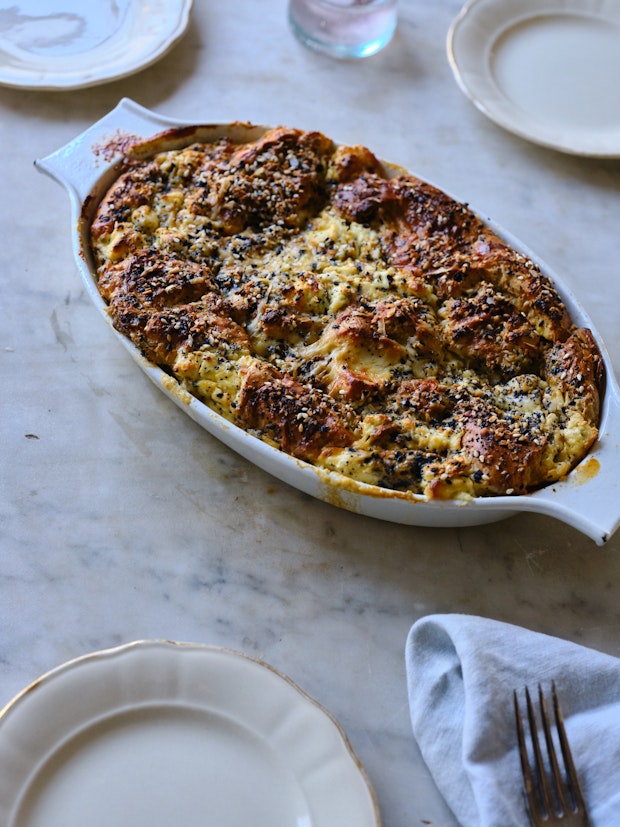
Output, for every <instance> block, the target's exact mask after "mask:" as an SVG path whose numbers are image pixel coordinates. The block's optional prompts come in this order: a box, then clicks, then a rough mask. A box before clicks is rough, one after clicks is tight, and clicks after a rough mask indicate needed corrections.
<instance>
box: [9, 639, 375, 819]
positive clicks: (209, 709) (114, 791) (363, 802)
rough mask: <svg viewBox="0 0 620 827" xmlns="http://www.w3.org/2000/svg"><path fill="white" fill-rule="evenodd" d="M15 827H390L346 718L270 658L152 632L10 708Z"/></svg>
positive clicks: (44, 680)
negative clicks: (385, 826) (384, 824)
mask: <svg viewBox="0 0 620 827" xmlns="http://www.w3.org/2000/svg"><path fill="white" fill-rule="evenodd" d="M0 766H2V773H1V774H0V821H1V823H2V824H3V825H6V827H61V825H62V827H83V825H84V824H88V825H89V827H108V825H110V824H114V825H116V827H133V825H136V824H148V825H149V827H168V826H169V825H170V824H172V823H174V824H175V827H194V825H196V824H199V823H203V821H204V822H205V823H210V824H217V825H218V827H247V825H248V824H255V825H257V827H260V826H261V825H265V827H267V825H269V827H333V825H334V824H355V825H356V827H380V816H379V811H378V807H377V803H376V800H375V796H374V793H373V791H372V789H371V787H370V784H369V782H368V779H367V777H366V775H365V773H364V771H363V769H362V767H361V765H360V762H359V760H358V759H357V757H356V756H355V754H354V752H353V750H352V749H351V746H350V745H349V743H348V741H347V739H346V736H345V735H344V733H343V731H342V729H341V728H340V726H339V725H338V724H337V723H336V721H335V720H334V719H333V718H332V717H331V716H330V715H329V714H328V713H327V712H326V711H325V709H323V707H321V706H320V705H319V704H318V703H317V702H316V701H314V700H312V699H311V698H310V697H309V696H308V695H306V694H305V693H304V692H303V691H302V690H301V689H300V688H299V687H298V686H297V685H296V684H294V683H293V682H292V681H291V680H290V679H289V678H287V677H285V676H284V675H282V674H281V673H280V672H277V671H276V670H274V669H273V668H272V667H270V666H268V665H267V664H265V663H263V662H262V661H259V660H256V659H253V658H250V657H248V656H247V655H244V654H241V653H240V652H235V651H232V650H230V649H224V648H220V647H216V646H207V645H203V644H190V643H176V642H172V641H164V640H145V641H135V642H133V643H129V644H126V645H124V646H119V647H116V648H114V649H108V650H104V651H101V652H95V653H93V654H90V655H85V656H83V657H80V658H77V659H75V660H72V661H69V662H68V663H65V664H63V665H62V666H59V667H57V668H56V669H54V670H52V671H51V672H48V673H47V674H46V675H43V676H42V677H41V678H39V679H38V680H37V681H35V682H34V683H33V684H31V685H30V686H28V687H27V688H26V689H24V690H23V691H22V692H21V693H20V694H19V695H17V697H16V698H15V699H14V700H13V701H11V703H9V704H8V706H7V707H5V709H4V710H3V712H2V713H1V715H0Z"/></svg>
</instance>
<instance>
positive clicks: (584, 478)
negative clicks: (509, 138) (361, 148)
mask: <svg viewBox="0 0 620 827" xmlns="http://www.w3.org/2000/svg"><path fill="white" fill-rule="evenodd" d="M266 129H267V127H261V126H254V125H248V124H241V123H237V124H215V125H191V124H186V123H184V122H180V121H177V120H174V119H170V118H166V117H162V116H159V115H157V114H155V113H153V112H150V111H149V110H147V109H144V108H143V107H141V106H139V105H138V104H136V103H134V102H133V101H131V100H128V99H123V100H121V101H120V103H119V104H118V106H117V107H116V108H115V109H114V110H112V111H111V112H110V113H108V114H107V115H106V116H104V117H103V118H102V119H101V120H100V121H98V122H96V123H95V124H93V125H92V126H91V127H90V128H89V129H87V130H86V131H85V132H83V133H82V134H81V135H79V136H78V137H76V138H75V139H74V140H73V141H71V142H70V143H69V144H67V145H66V146H64V147H62V148H61V149H59V150H58V151H56V152H54V153H53V154H51V155H49V156H48V157H46V158H43V159H40V160H37V161H36V162H35V164H36V166H37V168H39V169H40V170H41V171H43V172H45V173H47V174H48V175H50V176H51V177H52V178H54V179H55V180H56V181H58V182H59V183H60V184H62V185H63V186H64V187H65V188H66V190H67V192H68V193H69V196H70V199H71V206H72V220H73V228H74V229H73V247H74V252H75V257H76V261H77V263H78V266H79V269H80V272H81V274H82V277H83V279H84V283H85V285H86V288H87V290H88V292H89V294H90V296H91V298H92V300H93V301H94V303H95V305H96V306H97V307H98V308H99V310H100V312H101V314H102V316H103V317H104V318H105V319H106V321H107V322H108V323H109V324H111V319H110V315H109V313H108V311H107V305H106V303H105V301H104V300H103V299H102V297H101V295H100V293H99V290H98V287H97V278H96V273H95V268H94V264H93V260H92V255H91V250H90V238H89V228H90V223H91V220H92V217H93V215H94V213H95V210H96V208H97V206H98V204H99V202H100V200H101V198H102V197H103V195H104V193H105V192H106V190H107V188H108V187H109V186H110V184H111V183H112V181H113V180H114V179H115V178H116V176H117V174H118V170H119V163H120V161H121V159H122V157H123V153H124V152H127V150H128V148H131V154H132V156H133V157H148V156H149V155H151V154H153V153H154V152H156V151H157V152H159V151H162V150H168V149H178V148H180V147H183V146H186V145H188V144H190V143H192V142H195V141H201V142H211V141H216V140H218V139H219V138H221V137H223V136H224V135H226V136H227V137H229V138H230V139H231V140H233V141H235V142H247V141H251V140H255V139H257V138H258V137H260V136H261V135H262V134H263V133H264V132H265V131H266ZM483 220H484V221H485V223H486V224H487V225H489V226H490V227H491V229H492V230H494V231H495V232H496V233H497V234H498V235H499V236H500V237H501V238H503V239H504V241H506V242H507V243H508V244H510V245H511V246H512V247H514V248H515V249H516V250H517V251H519V252H520V253H523V254H524V255H526V256H528V257H529V258H531V259H532V260H534V261H536V262H537V263H538V264H539V266H540V267H541V269H542V271H543V273H544V274H545V275H546V276H547V277H548V278H549V279H550V280H551V281H552V282H553V284H554V286H555V287H556V289H557V291H558V293H559V294H560V296H561V298H562V299H563V301H564V303H565V304H566V307H567V308H568V311H569V313H570V314H571V317H572V319H573V321H574V322H575V323H576V324H577V325H578V326H580V327H587V328H590V330H592V333H593V335H594V337H595V339H596V341H597V344H598V346H599V348H600V350H601V354H602V358H603V361H604V363H605V369H606V382H605V387H604V393H603V398H602V406H601V421H600V430H599V439H598V440H597V442H596V443H595V444H594V446H593V447H592V448H591V449H590V451H589V453H588V454H587V455H586V457H585V458H584V459H583V460H582V461H581V462H580V463H579V465H577V466H576V467H575V468H574V469H573V471H572V472H571V473H570V474H569V475H568V476H567V477H566V478H564V479H562V480H561V481H560V482H557V483H553V484H550V485H548V486H546V487H544V488H541V489H540V490H537V491H535V492H533V493H529V494H525V495H512V496H495V497H477V498H474V499H472V500H468V501H465V500H463V501H461V500H429V499H427V498H426V497H424V496H421V495H419V494H412V493H410V492H401V491H394V490H391V489H384V488H379V487H377V486H374V485H368V484H365V483H359V482H355V481H353V480H351V479H350V478H348V477H345V476H343V475H340V474H338V473H334V472H331V471H326V470H323V469H321V468H317V467H315V466H313V465H311V464H309V463H306V462H304V461H301V460H299V459H296V458H294V457H292V456H290V455H288V454H285V453H283V452H282V451H280V450H278V449H277V448H274V447H272V446H271V445H269V444H267V443H266V442H263V441H262V440H260V439H259V438H257V437H255V436H253V435H252V434H250V433H248V432H246V431H244V430H242V429H241V428H239V427H237V426H235V425H233V424H231V423H230V422H229V421H227V420H226V419H224V418H223V417H222V416H220V415H219V414H218V413H216V412H215V411H213V410H212V409H211V408H209V407H208V406H207V405H205V404H204V403H203V402H201V401H199V400H198V399H197V398H195V397H193V396H191V395H190V394H189V393H187V391H185V390H184V389H183V388H181V386H180V385H179V384H178V383H177V381H176V380H175V379H174V378H173V377H171V376H170V375H169V374H168V373H166V372H165V371H164V370H162V369H160V368H159V367H157V366H156V365H154V364H153V363H152V362H150V361H148V360H147V359H145V358H144V356H143V355H142V354H141V352H140V351H139V350H138V348H136V347H135V345H133V344H132V343H131V341H130V340H129V339H127V338H126V337H125V336H123V335H122V334H120V333H117V332H116V331H115V333H116V335H117V336H118V338H119V339H120V341H121V342H122V343H123V345H124V346H125V347H126V348H127V349H128V350H129V352H130V353H131V355H132V356H133V358H134V359H135V360H136V362H137V363H138V364H139V365H140V367H141V368H142V369H143V370H144V372H145V373H146V374H147V375H148V376H149V378H150V379H151V380H152V381H153V382H154V383H155V384H156V385H157V386H158V387H159V388H160V389H161V390H162V391H163V392H164V393H165V394H166V395H167V396H168V397H169V398H171V399H172V400H173V401H174V402H175V403H176V404H177V405H178V406H179V407H180V408H181V409H182V410H183V411H185V412H186V413H187V414H188V415H189V416H190V417H192V419H194V420H195V421H196V422H197V423H198V424H200V425H201V426H202V427H204V428H205V429H206V430H207V431H208V432H209V433H211V434H213V435H214V436H215V437H217V438H218V439H219V440H221V441H222V442H223V443H225V444H226V445H228V446H229V447H230V448H232V449H234V450H235V451H237V452H238V453H240V454H241V455H242V456H244V457H245V458H246V459H248V460H250V461H251V462H253V463H255V464H256V465H258V466H259V467H260V468H262V469H263V470H265V471H267V472H269V473H270V474H272V475H274V476H275V477H278V478H279V479H281V480H283V481H284V482H286V483H288V484H290V485H292V486H294V487H296V488H298V489H300V490H302V491H304V492H305V493H307V494H309V495H311V496H314V497H317V498H318V499H320V500H323V501H326V502H329V503H331V504H333V505H336V506H338V507H341V508H345V509H347V510H349V511H353V512H356V513H360V514H364V515H366V516H370V517H376V518H378V519H383V520H388V521H391V522H396V523H401V524H405V525H419V526H431V527H444V528H445V527H458V526H469V525H479V524H483V523H488V522H494V521H496V520H501V519H504V518H506V517H509V516H512V515H514V514H516V513H518V512H520V511H528V512H536V513H539V514H545V515H548V516H551V517H555V518H556V519H559V520H562V521H563V522H565V523H567V524H569V525H572V526H574V527H575V528H577V529H578V530H580V531H581V532H583V533H584V534H586V535H587V536H589V537H591V538H592V539H593V540H594V541H595V542H596V543H597V544H599V545H601V544H603V543H604V542H606V541H607V540H608V539H609V537H610V536H611V535H612V534H613V532H614V531H615V530H616V529H617V527H618V525H619V524H620V485H619V481H618V473H617V472H618V460H619V458H620V446H619V444H618V441H619V439H620V390H619V389H618V385H617V382H616V380H615V377H614V373H613V367H612V365H611V361H610V358H609V355H608V353H607V351H606V349H605V347H604V345H603V343H602V342H601V340H600V336H598V334H597V332H596V331H595V330H594V329H593V326H592V323H591V321H590V319H589V318H588V317H587V315H586V314H585V312H584V311H583V309H582V308H581V307H580V306H579V304H578V303H577V302H576V300H575V299H574V297H573V296H572V295H571V294H570V293H569V292H568V291H567V290H566V288H565V287H564V286H563V285H562V283H561V281H560V280H559V279H558V278H557V277H556V276H555V275H554V274H553V273H551V272H550V271H549V270H548V268H546V267H544V266H543V265H542V264H541V263H540V262H538V261H537V259H536V257H535V256H533V255H532V254H531V252H530V251H529V250H527V249H525V248H524V246H523V245H522V244H521V243H520V242H519V241H518V240H517V239H515V238H513V237H512V236H510V234H508V233H506V231H504V230H503V229H501V228H499V227H497V226H496V225H495V224H494V222H492V221H490V220H489V219H487V218H484V219H483Z"/></svg>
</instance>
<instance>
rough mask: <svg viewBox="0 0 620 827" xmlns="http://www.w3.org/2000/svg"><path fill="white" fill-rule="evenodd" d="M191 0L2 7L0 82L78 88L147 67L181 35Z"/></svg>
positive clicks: (35, 2)
mask: <svg viewBox="0 0 620 827" xmlns="http://www.w3.org/2000/svg"><path fill="white" fill-rule="evenodd" d="M191 6H192V0H104V3H103V5H102V3H100V2H99V3H89V2H84V0H62V2H61V0H56V1H55V5H54V7H52V8H50V4H49V3H47V2H45V0H17V2H16V3H14V4H13V5H12V6H11V7H7V8H4V9H0V84H4V85H5V86H15V87H20V88H24V89H41V90H58V89H80V88H83V87H87V86H95V85H98V84H101V83H107V82H108V81H111V80H116V79H118V78H122V77H126V76H127V75H131V74H133V73H134V72H137V71H139V70H140V69H144V68H145V67H146V66H149V65H151V64H152V63H154V62H155V61H156V60H159V59H160V58H161V57H163V56H164V54H166V53H167V52H168V51H169V50H170V49H171V48H172V47H173V46H174V45H175V44H176V43H177V41H178V40H179V39H180V38H181V36H182V35H183V34H184V32H185V30H186V28H187V25H188V22H189V14H190V10H191Z"/></svg>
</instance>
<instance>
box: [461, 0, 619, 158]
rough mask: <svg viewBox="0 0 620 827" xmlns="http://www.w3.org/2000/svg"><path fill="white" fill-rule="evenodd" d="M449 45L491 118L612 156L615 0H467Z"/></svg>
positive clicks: (615, 153)
mask: <svg viewBox="0 0 620 827" xmlns="http://www.w3.org/2000/svg"><path fill="white" fill-rule="evenodd" d="M447 48H448V59H449V61H450V65H451V67H452V70H453V72H454V75H455V77H456V80H457V82H458V84H459V86H460V87H461V89H462V90H463V92H464V93H465V94H466V95H467V96H468V97H469V98H470V99H471V100H472V101H473V102H474V104H475V105H476V106H477V107H478V108H479V109H480V110H481V111H482V112H484V114H485V115H487V116H488V117H489V118H490V119H491V120H492V121H494V122H495V123H497V124H498V125H500V126H502V127H504V128H505V129H508V130H509V131H511V132H513V133H515V134H516V135H519V136H520V137H522V138H526V139H528V140H530V141H533V142H535V143H538V144H541V145H543V146H547V147H552V148H554V149H557V150H560V151H563V152H569V153H573V154H577V155H584V156H593V157H607V158H613V157H620V86H619V85H618V78H619V77H620V3H619V2H618V0H470V2H468V3H466V5H465V6H464V7H463V9H462V10H461V13H460V14H459V15H458V17H457V18H456V19H455V20H454V22H453V23H452V26H451V27H450V30H449V33H448V42H447Z"/></svg>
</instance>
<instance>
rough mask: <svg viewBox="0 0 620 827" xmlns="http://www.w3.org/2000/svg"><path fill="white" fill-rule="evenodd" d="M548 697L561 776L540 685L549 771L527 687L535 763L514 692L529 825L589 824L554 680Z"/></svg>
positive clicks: (570, 826) (576, 826)
mask: <svg viewBox="0 0 620 827" xmlns="http://www.w3.org/2000/svg"><path fill="white" fill-rule="evenodd" d="M551 698H552V702H553V712H554V718H555V728H556V730H557V734H558V741H559V743H560V749H561V753H562V758H563V762H564V771H565V772H564V775H562V772H561V771H560V767H559V763H558V758H557V753H556V749H555V746H554V743H553V737H552V732H551V723H550V721H549V715H548V714H547V704H546V702H545V697H544V695H543V691H542V687H541V685H540V684H539V685H538V702H539V706H540V717H541V720H542V729H543V732H544V734H545V742H546V745H547V756H548V765H549V768H548V770H547V769H546V768H545V764H544V762H543V757H542V751H541V748H540V740H539V736H538V726H537V723H536V715H535V712H534V705H533V704H532V699H531V698H530V693H529V690H528V689H527V688H526V690H525V700H526V706H527V720H528V722H529V729H530V737H531V741H532V752H533V753H534V766H533V768H532V765H531V764H530V760H529V758H528V750H527V745H526V739H525V733H524V727H523V716H522V714H521V709H520V707H519V698H518V696H517V692H516V691H515V692H514V707H515V718H516V723H517V737H518V741H519V755H520V758H521V770H522V773H523V787H524V793H525V799H526V803H527V811H528V814H529V817H530V822H531V824H532V827H555V826H556V825H558V827H589V824H590V822H589V820H588V814H587V811H586V805H585V803H584V800H583V794H582V792H581V787H580V785H579V779H578V778H577V772H576V770H575V764H574V763H573V758H572V755H571V751H570V747H569V745H568V739H567V737H566V730H565V729H564V720H563V718H562V712H561V710H560V705H559V703H558V696H557V692H556V688H555V683H552V684H551Z"/></svg>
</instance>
